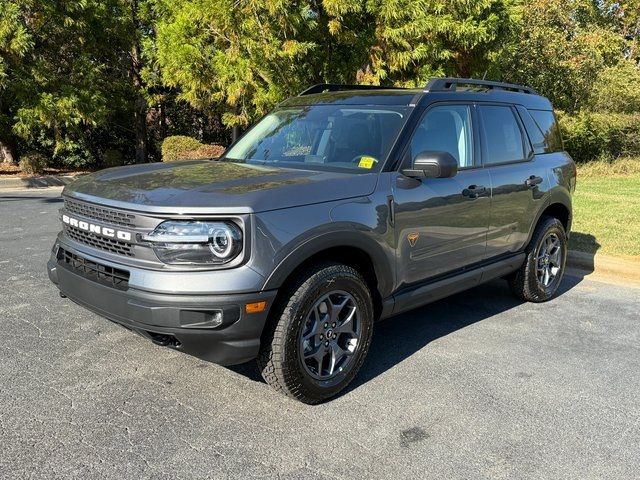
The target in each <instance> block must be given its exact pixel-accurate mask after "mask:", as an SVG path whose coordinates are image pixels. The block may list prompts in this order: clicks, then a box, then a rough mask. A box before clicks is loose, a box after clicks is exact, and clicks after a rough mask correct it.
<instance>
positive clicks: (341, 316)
mask: <svg viewBox="0 0 640 480" xmlns="http://www.w3.org/2000/svg"><path fill="white" fill-rule="evenodd" d="M360 330H361V328H360V317H359V311H358V308H357V305H356V302H355V299H354V297H353V295H352V294H350V293H348V292H345V291H342V290H334V291H332V292H330V293H327V294H325V295H323V296H322V297H320V298H319V299H318V300H317V301H316V303H315V304H314V306H313V307H312V308H311V309H310V311H309V313H308V314H307V317H306V321H305V326H304V329H303V331H302V333H301V334H300V337H298V338H299V339H300V340H299V342H300V343H299V345H300V358H301V360H302V363H303V365H304V368H305V369H306V370H307V372H308V373H309V374H311V375H312V376H313V377H314V378H316V379H318V380H328V379H329V378H331V377H333V376H335V375H337V374H339V372H342V371H343V370H344V369H345V368H348V365H349V364H350V361H351V357H353V355H354V353H355V351H356V345H357V344H358V341H359V337H360V333H361V332H360Z"/></svg>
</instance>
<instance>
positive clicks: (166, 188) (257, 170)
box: [64, 161, 377, 213]
mask: <svg viewBox="0 0 640 480" xmlns="http://www.w3.org/2000/svg"><path fill="white" fill-rule="evenodd" d="M376 180H377V174H375V173H365V174H353V173H336V172H316V171H309V170H298V169H287V168H280V167H271V166H269V167H263V166H256V165H247V164H240V163H231V162H216V161H196V162H192V161H189V162H172V163H151V164H143V165H132V166H129V167H119V168H110V169H106V170H102V171H99V172H96V173H92V174H88V175H83V176H81V177H79V178H78V179H77V180H75V181H74V182H73V183H71V184H70V185H68V186H67V187H66V188H65V190H64V195H67V196H72V197H76V198H79V199H83V200H87V201H92V202H96V203H101V204H105V205H111V206H114V207H121V208H129V209H137V210H141V211H150V212H159V213H160V212H162V213H167V212H168V213H182V212H186V211H193V212H195V213H199V212H202V213H205V212H211V210H212V209H214V212H220V213H252V212H262V211H268V210H276V209H280V208H287V207H294V206H300V205H308V204H313V203H321V202H329V201H333V200H340V199H343V198H349V197H359V196H366V195H369V194H370V193H372V192H373V190H374V188H375V185H376Z"/></svg>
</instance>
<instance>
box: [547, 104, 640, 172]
mask: <svg viewBox="0 0 640 480" xmlns="http://www.w3.org/2000/svg"><path fill="white" fill-rule="evenodd" d="M560 128H561V129H562V135H563V138H564V146H565V148H566V150H567V151H568V152H569V153H570V154H571V156H572V157H573V158H574V159H575V160H576V161H577V162H587V161H590V160H595V159H615V158H617V157H620V156H622V155H634V154H635V155H637V154H638V152H640V112H639V113H634V114H621V113H593V112H586V111H585V112H581V113H579V114H578V115H575V116H568V115H560Z"/></svg>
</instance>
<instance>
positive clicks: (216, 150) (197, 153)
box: [162, 135, 225, 162]
mask: <svg viewBox="0 0 640 480" xmlns="http://www.w3.org/2000/svg"><path fill="white" fill-rule="evenodd" d="M224 150H225V148H224V147H223V146H222V145H206V144H202V143H200V142H199V141H197V140H196V139H195V138H191V137H185V136H183V135H176V136H173V137H167V138H165V140H164V142H162V161H163V162H174V161H177V160H198V159H206V158H218V157H219V156H220V155H222V154H223V153H224Z"/></svg>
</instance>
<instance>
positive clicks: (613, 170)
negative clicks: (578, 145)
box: [578, 157, 640, 181]
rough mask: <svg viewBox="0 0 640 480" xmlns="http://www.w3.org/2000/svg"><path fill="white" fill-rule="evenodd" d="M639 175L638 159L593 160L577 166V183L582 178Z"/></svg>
mask: <svg viewBox="0 0 640 480" xmlns="http://www.w3.org/2000/svg"><path fill="white" fill-rule="evenodd" d="M627 175H640V157H620V158H616V159H615V160H593V161H591V162H587V163H579V164H578V181H580V179H582V178H594V177H611V176H627Z"/></svg>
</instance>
